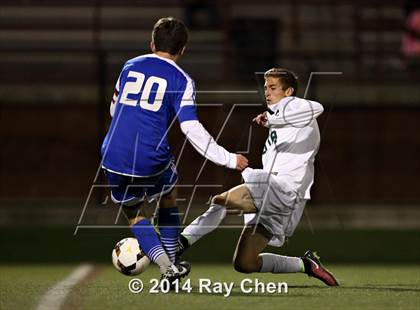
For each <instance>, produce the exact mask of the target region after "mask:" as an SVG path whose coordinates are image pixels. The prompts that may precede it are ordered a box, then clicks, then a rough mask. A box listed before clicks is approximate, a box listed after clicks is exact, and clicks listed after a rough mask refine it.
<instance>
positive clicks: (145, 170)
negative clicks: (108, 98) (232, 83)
mask: <svg viewBox="0 0 420 310" xmlns="http://www.w3.org/2000/svg"><path fill="white" fill-rule="evenodd" d="M114 109H115V110H114ZM111 114H113V119H112V122H111V125H110V127H109V130H108V133H107V135H106V137H105V139H104V141H103V144H102V149H101V151H102V156H103V159H102V167H103V168H104V169H106V170H108V171H111V172H115V173H118V174H122V175H129V176H137V177H145V176H153V175H157V174H159V173H161V172H163V171H164V170H165V169H166V168H167V167H168V166H169V164H170V162H171V159H172V154H171V150H170V147H169V144H168V131H169V128H170V126H171V124H172V123H173V121H174V119H175V118H178V121H179V122H180V123H181V122H183V121H187V120H197V113H196V108H195V90H194V82H193V81H192V79H191V78H190V77H189V76H188V75H187V74H186V73H185V72H184V71H183V70H182V69H181V68H179V67H178V66H177V65H176V64H175V62H173V61H171V60H168V59H166V58H162V57H159V56H157V55H155V54H149V55H143V56H139V57H136V58H133V59H131V60H129V61H127V62H126V63H125V65H124V68H123V70H122V71H121V74H120V77H119V79H118V82H117V85H116V92H115V94H114V98H113V102H112V103H111Z"/></svg>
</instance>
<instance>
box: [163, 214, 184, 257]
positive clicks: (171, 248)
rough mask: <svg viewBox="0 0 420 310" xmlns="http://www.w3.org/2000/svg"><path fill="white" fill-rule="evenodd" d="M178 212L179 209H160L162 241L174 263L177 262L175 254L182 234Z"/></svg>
mask: <svg viewBox="0 0 420 310" xmlns="http://www.w3.org/2000/svg"><path fill="white" fill-rule="evenodd" d="M178 212H179V211H178V207H173V208H160V209H159V218H158V226H159V231H160V240H161V241H162V245H163V247H164V248H165V251H166V253H167V254H168V256H169V259H170V260H171V262H172V263H174V262H175V253H176V250H177V247H178V238H179V233H180V232H181V229H180V221H179V215H178Z"/></svg>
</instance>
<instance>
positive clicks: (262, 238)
mask: <svg viewBox="0 0 420 310" xmlns="http://www.w3.org/2000/svg"><path fill="white" fill-rule="evenodd" d="M270 239H271V234H270V233H269V232H268V231H267V230H266V229H265V228H264V227H263V226H261V225H256V226H255V225H249V226H245V227H244V229H243V230H242V233H241V236H240V237H239V240H238V243H237V245H236V249H235V254H234V255H233V266H234V268H235V270H236V271H239V272H243V273H251V272H259V271H260V270H261V266H262V258H261V257H260V256H259V254H260V253H261V252H262V251H263V250H264V249H265V248H266V247H267V244H268V242H269V241H270Z"/></svg>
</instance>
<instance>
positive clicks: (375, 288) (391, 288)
mask: <svg viewBox="0 0 420 310" xmlns="http://www.w3.org/2000/svg"><path fill="white" fill-rule="evenodd" d="M395 286H403V285H398V284H396V285H395ZM395 286H382V287H381V286H339V287H336V288H330V287H328V286H316V285H289V289H293V288H311V289H313V288H316V289H339V290H360V291H363V290H367V291H369V290H373V291H384V292H387V291H389V292H420V288H412V287H407V288H402V287H395Z"/></svg>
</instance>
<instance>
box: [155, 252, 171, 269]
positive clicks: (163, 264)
mask: <svg viewBox="0 0 420 310" xmlns="http://www.w3.org/2000/svg"><path fill="white" fill-rule="evenodd" d="M155 262H156V264H158V265H159V269H160V273H161V274H164V273H165V272H166V270H167V269H168V267H169V266H172V262H171V260H170V259H169V256H168V255H167V254H166V253H163V254H161V255H159V256H158V257H157V258H156V260H155Z"/></svg>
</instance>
